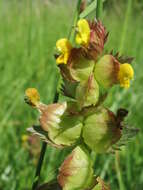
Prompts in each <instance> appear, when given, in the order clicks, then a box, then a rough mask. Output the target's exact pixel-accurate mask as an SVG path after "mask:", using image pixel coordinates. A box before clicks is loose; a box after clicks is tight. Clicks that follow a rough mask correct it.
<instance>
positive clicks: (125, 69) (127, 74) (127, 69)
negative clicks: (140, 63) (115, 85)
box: [118, 63, 134, 88]
mask: <svg viewBox="0 0 143 190" xmlns="http://www.w3.org/2000/svg"><path fill="white" fill-rule="evenodd" d="M133 77H134V70H133V68H132V66H131V65H130V64H128V63H124V64H121V65H120V70H119V73H118V80H119V82H120V86H121V87H124V88H129V87H130V80H132V79H133Z"/></svg>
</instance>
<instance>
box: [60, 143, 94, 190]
mask: <svg viewBox="0 0 143 190" xmlns="http://www.w3.org/2000/svg"><path fill="white" fill-rule="evenodd" d="M92 180H93V169H92V163H91V160H90V157H89V154H88V152H86V150H84V149H83V148H82V147H81V146H77V147H76V148H75V149H74V150H73V151H72V153H71V154H70V155H69V156H68V157H67V158H66V159H65V161H64V162H63V164H62V166H61V167H60V170H59V175H58V182H59V184H60V185H61V187H62V188H63V190H75V189H78V190H83V189H87V188H88V187H90V185H91V184H92Z"/></svg>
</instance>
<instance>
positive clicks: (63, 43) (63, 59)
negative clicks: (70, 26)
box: [56, 38, 72, 64]
mask: <svg viewBox="0 0 143 190" xmlns="http://www.w3.org/2000/svg"><path fill="white" fill-rule="evenodd" d="M56 48H57V50H58V51H59V52H60V55H59V56H58V58H57V59H56V62H57V64H67V62H68V58H69V56H70V52H71V49H72V46H71V44H70V42H69V41H68V39H66V38H62V39H60V40H58V41H57V43H56Z"/></svg>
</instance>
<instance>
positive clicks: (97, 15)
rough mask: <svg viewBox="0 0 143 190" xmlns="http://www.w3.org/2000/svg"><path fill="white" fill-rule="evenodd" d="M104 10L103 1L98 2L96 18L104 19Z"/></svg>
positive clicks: (98, 0)
mask: <svg viewBox="0 0 143 190" xmlns="http://www.w3.org/2000/svg"><path fill="white" fill-rule="evenodd" d="M102 10H103V2H102V0H97V7H96V18H97V19H99V18H100V19H101V18H102Z"/></svg>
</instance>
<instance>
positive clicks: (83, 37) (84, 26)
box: [75, 19, 90, 46]
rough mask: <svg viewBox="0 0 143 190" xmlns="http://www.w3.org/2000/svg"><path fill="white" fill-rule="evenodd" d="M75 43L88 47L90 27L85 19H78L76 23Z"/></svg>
mask: <svg viewBox="0 0 143 190" xmlns="http://www.w3.org/2000/svg"><path fill="white" fill-rule="evenodd" d="M75 40H76V43H77V44H79V45H83V46H88V44H89V40H90V27H89V24H88V22H87V20H85V19H80V20H79V21H78V23H77V34H76V39H75Z"/></svg>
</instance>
